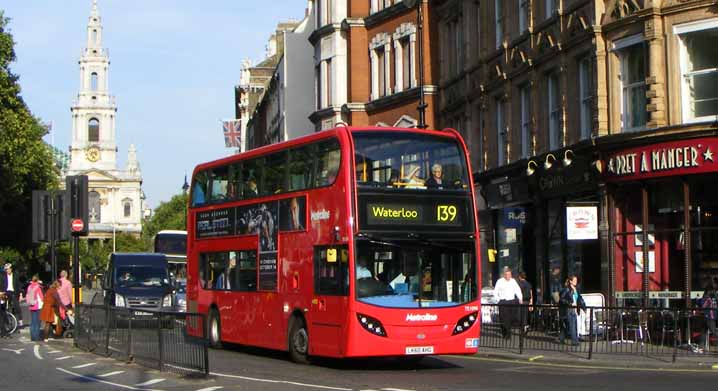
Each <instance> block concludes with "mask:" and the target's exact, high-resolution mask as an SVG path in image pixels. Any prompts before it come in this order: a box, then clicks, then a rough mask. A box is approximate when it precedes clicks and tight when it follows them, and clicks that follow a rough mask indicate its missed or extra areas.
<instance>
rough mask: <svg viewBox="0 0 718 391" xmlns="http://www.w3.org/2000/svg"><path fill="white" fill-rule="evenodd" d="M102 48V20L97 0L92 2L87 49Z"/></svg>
mask: <svg viewBox="0 0 718 391" xmlns="http://www.w3.org/2000/svg"><path fill="white" fill-rule="evenodd" d="M100 48H102V19H101V18H100V11H98V9H97V0H92V11H91V12H90V18H89V21H88V23H87V49H88V50H89V49H100Z"/></svg>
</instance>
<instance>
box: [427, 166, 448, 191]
mask: <svg viewBox="0 0 718 391" xmlns="http://www.w3.org/2000/svg"><path fill="white" fill-rule="evenodd" d="M441 176H442V167H441V164H439V163H434V165H433V166H431V176H430V177H429V179H427V180H426V182H425V184H426V187H428V188H438V189H442V188H443V187H444V185H443V183H442V179H441Z"/></svg>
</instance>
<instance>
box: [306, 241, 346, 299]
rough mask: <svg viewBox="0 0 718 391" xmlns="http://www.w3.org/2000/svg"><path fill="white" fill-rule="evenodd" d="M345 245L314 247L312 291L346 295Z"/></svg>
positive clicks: (322, 293)
mask: <svg viewBox="0 0 718 391" xmlns="http://www.w3.org/2000/svg"><path fill="white" fill-rule="evenodd" d="M348 254H349V253H348V250H347V246H332V247H326V246H322V247H315V248H314V293H316V294H320V295H336V296H346V295H347V294H348V293H349V285H348V268H347V265H348V258H349V256H348Z"/></svg>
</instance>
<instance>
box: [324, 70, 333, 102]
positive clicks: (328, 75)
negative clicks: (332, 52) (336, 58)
mask: <svg viewBox="0 0 718 391" xmlns="http://www.w3.org/2000/svg"><path fill="white" fill-rule="evenodd" d="M324 64H325V65H324V75H325V77H324V96H326V102H325V105H324V106H325V107H331V106H332V104H333V103H334V101H333V97H332V59H331V58H327V59H326V60H324Z"/></svg>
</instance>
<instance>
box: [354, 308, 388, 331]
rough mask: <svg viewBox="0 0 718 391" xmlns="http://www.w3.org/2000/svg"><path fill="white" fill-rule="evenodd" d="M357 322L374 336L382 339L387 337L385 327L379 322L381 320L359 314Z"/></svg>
mask: <svg viewBox="0 0 718 391" xmlns="http://www.w3.org/2000/svg"><path fill="white" fill-rule="evenodd" d="M357 320H358V321H359V324H360V325H361V327H363V328H364V330H366V331H368V332H370V333H372V334H374V335H378V336H380V337H386V336H387V335H386V329H384V325H383V324H381V322H379V320H377V319H374V318H372V317H371V316H366V315H363V314H360V313H358V312H357Z"/></svg>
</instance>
